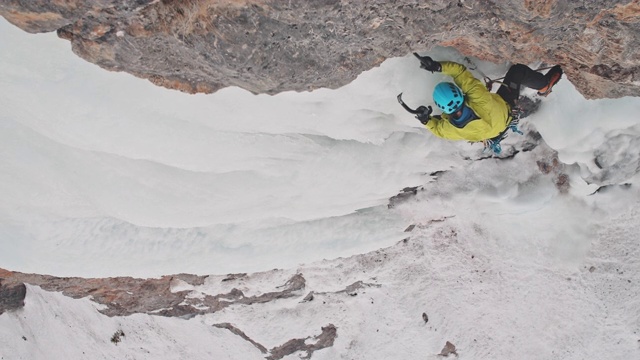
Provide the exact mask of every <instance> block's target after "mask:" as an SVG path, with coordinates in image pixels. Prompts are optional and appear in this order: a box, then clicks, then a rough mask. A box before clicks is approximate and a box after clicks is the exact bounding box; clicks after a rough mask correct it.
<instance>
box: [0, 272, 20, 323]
mask: <svg viewBox="0 0 640 360" xmlns="http://www.w3.org/2000/svg"><path fill="white" fill-rule="evenodd" d="M26 295H27V287H26V286H25V285H24V284H23V283H12V282H7V281H6V280H5V279H3V278H0V315H2V314H3V313H4V312H5V311H9V310H16V309H20V308H22V307H23V306H24V298H25V296H26Z"/></svg>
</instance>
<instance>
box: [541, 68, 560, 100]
mask: <svg viewBox="0 0 640 360" xmlns="http://www.w3.org/2000/svg"><path fill="white" fill-rule="evenodd" d="M544 77H545V78H546V79H547V81H548V82H547V86H545V87H543V88H542V89H540V90H538V95H540V96H547V95H549V93H550V92H551V89H552V88H553V86H554V85H555V84H556V83H557V82H558V81H560V79H561V78H562V68H561V67H560V65H556V66H554V67H552V68H551V70H549V72H548V73H547V74H546V75H545V76H544Z"/></svg>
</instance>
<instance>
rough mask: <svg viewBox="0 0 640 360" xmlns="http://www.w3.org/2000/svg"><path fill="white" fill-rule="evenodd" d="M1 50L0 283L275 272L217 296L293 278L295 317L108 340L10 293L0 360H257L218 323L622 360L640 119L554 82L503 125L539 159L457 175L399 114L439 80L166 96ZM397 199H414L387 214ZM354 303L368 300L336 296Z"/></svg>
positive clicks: (259, 335) (631, 347) (399, 73)
mask: <svg viewBox="0 0 640 360" xmlns="http://www.w3.org/2000/svg"><path fill="white" fill-rule="evenodd" d="M0 37H1V38H2V39H1V41H0V54H1V55H0V83H1V86H0V109H1V110H0V126H2V129H1V131H0V137H1V138H0V183H1V184H2V187H1V188H0V195H1V196H2V199H3V201H2V202H1V203H0V247H1V248H2V252H0V267H2V268H7V269H10V270H15V271H23V272H36V273H47V274H54V275H59V276H67V275H74V276H115V275H130V276H140V277H147V276H157V275H160V274H170V273H177V272H190V273H198V274H223V273H229V272H254V271H264V270H268V269H272V268H280V269H286V270H281V271H280V272H267V273H259V274H255V275H252V276H251V277H249V279H248V280H246V283H238V284H233V285H234V286H238V287H242V288H243V289H244V290H243V291H247V292H251V291H254V292H258V293H259V292H265V291H269V290H270V289H274V288H276V287H277V286H280V285H282V281H281V280H282V276H281V274H282V272H284V273H286V274H293V273H296V272H300V273H301V274H303V276H305V278H306V279H307V288H306V289H305V292H304V293H300V294H299V298H295V299H290V300H279V301H276V302H273V303H268V304H263V305H257V306H256V305H253V306H246V307H243V306H237V307H230V308H226V309H225V310H224V311H222V312H219V313H215V314H210V315H206V316H199V317H196V318H194V319H191V320H188V321H187V320H183V319H165V318H158V317H153V316H150V315H142V314H141V315H135V316H130V317H126V318H106V317H104V316H103V315H100V314H98V313H97V312H96V310H95V305H93V304H92V303H91V302H90V301H88V300H87V299H82V300H71V299H68V298H64V297H62V296H61V295H60V294H54V293H47V292H44V291H42V290H40V289H39V288H36V287H29V289H28V295H27V304H26V306H25V308H24V309H22V310H19V311H16V312H13V313H7V314H3V315H2V316H0V345H1V346H0V349H1V350H0V355H2V357H3V358H24V359H27V358H29V359H51V358H60V359H62V358H64V359H73V358H85V356H86V355H87V354H84V356H83V354H81V353H80V352H81V351H85V352H86V351H92V355H91V358H113V357H125V358H126V357H129V358H137V359H144V358H148V359H157V358H175V359H178V358H188V357H192V358H208V357H215V356H219V357H221V358H243V359H252V358H256V359H261V358H264V355H263V354H261V353H260V352H257V351H256V348H255V347H254V346H252V345H250V344H249V343H248V342H246V341H244V340H242V339H239V338H238V337H237V336H235V335H232V334H230V332H228V331H227V330H223V329H216V328H212V327H211V325H212V324H216V323H221V322H231V323H233V324H234V325H236V326H237V327H238V328H240V329H241V330H243V331H244V332H245V333H246V334H247V335H248V336H249V337H251V338H252V339H254V340H255V341H257V342H258V343H261V344H263V345H264V346H265V347H267V348H269V349H270V348H272V347H274V346H278V345H281V344H283V343H284V342H286V341H287V340H289V339H291V338H300V337H303V338H304V337H306V336H316V335H318V334H319V333H320V328H321V327H322V326H325V325H327V324H329V323H331V324H334V325H335V326H336V327H337V328H338V330H337V331H338V338H337V339H336V343H335V344H334V346H333V347H331V348H327V349H323V350H320V351H317V352H315V353H314V354H313V358H314V359H336V358H345V359H391V358H393V359H414V358H429V357H434V358H435V356H436V355H435V354H437V353H438V352H439V351H440V350H441V349H442V346H444V343H445V342H446V341H451V342H452V343H454V344H455V345H456V346H457V348H458V353H459V357H460V358H465V359H480V358H495V359H512V358H521V359H554V358H558V359H585V358H588V359H633V358H640V342H639V340H640V335H639V334H640V303H639V302H638V300H637V299H638V298H640V297H639V296H638V295H639V294H638V292H639V289H640V288H639V287H638V283H639V282H640V264H639V262H638V260H637V259H638V255H639V250H638V240H637V234H638V233H639V232H640V229H639V226H640V219H639V218H638V210H637V209H638V199H639V197H638V190H637V185H636V184H637V183H638V174H637V173H638V170H639V169H640V155H638V154H640V151H639V149H640V118H638V117H637V116H635V114H638V110H640V100H639V99H637V98H624V99H615V100H592V101H587V100H585V99H584V98H582V97H581V96H580V95H579V94H578V93H577V92H576V90H575V89H574V87H573V86H572V85H571V83H570V82H568V81H566V80H563V81H561V82H560V83H559V84H558V85H557V86H556V88H555V90H554V92H553V93H552V94H551V95H550V96H549V97H548V98H545V99H544V100H543V105H542V108H541V110H540V111H539V112H538V113H536V114H535V115H533V116H531V117H529V118H527V120H526V121H525V122H524V123H523V125H522V127H523V129H525V130H534V129H535V130H537V131H539V133H540V134H541V135H542V139H543V140H544V142H543V143H542V144H541V145H540V146H538V147H537V148H536V149H535V150H534V151H529V152H520V153H518V154H517V155H516V156H515V157H514V158H513V159H510V160H498V159H485V160H480V161H472V160H470V159H476V158H478V157H479V156H480V155H481V154H480V151H481V149H480V146H479V145H470V144H467V143H454V142H447V141H443V140H439V139H436V138H435V137H433V136H431V135H430V134H429V133H428V131H426V130H425V129H423V128H422V127H421V125H420V124H419V123H418V122H417V121H416V120H415V119H413V118H412V117H411V116H410V115H409V114H407V113H406V112H404V111H403V110H402V108H401V107H400V106H399V105H398V104H397V102H396V100H395V97H396V95H397V94H398V93H400V92H403V93H404V96H403V98H404V100H405V101H406V102H407V103H408V104H409V105H410V106H413V107H415V106H417V105H419V104H428V102H429V101H428V100H425V99H429V97H430V95H429V93H430V89H432V87H433V85H434V84H436V83H437V82H438V81H441V80H442V79H445V77H443V76H441V75H437V74H430V73H427V72H425V71H422V70H420V69H419V68H418V65H417V63H416V60H415V58H413V57H412V56H407V57H406V58H399V59H390V60H388V61H386V62H384V63H383V64H382V65H381V66H380V67H379V68H377V69H373V70H371V71H369V72H366V73H364V74H362V75H361V76H360V77H359V78H358V79H357V80H356V81H354V82H353V83H352V84H350V85H348V86H345V87H343V88H341V89H338V90H319V91H314V92H311V93H284V94H280V95H277V96H263V95H260V96H254V95H252V94H249V93H247V92H245V91H242V90H240V89H233V88H232V89H225V90H222V91H220V92H218V93H216V94H213V95H185V94H181V93H177V92H175V91H168V90H164V89H160V88H156V87H154V86H153V85H151V84H148V83H147V82H145V81H141V80H139V79H135V78H132V77H131V76H129V75H126V74H120V73H108V72H105V71H104V70H101V69H99V68H97V67H96V66H94V65H91V64H87V63H85V62H83V61H82V60H80V59H78V58H76V57H74V56H73V55H72V54H71V52H70V51H69V48H68V44H67V43H65V42H64V41H60V40H58V39H56V38H55V35H53V34H45V35H29V34H26V33H23V32H20V31H19V30H17V29H15V28H13V27H11V26H10V25H8V24H7V23H6V22H5V21H4V20H0ZM432 54H433V56H434V58H436V59H455V60H458V61H463V59H462V57H461V56H460V55H459V54H457V53H455V52H454V51H452V50H450V49H437V50H434V51H433V52H432ZM477 64H478V65H479V66H480V68H481V69H483V71H484V72H485V73H486V74H487V75H489V76H496V77H497V76H501V75H502V74H503V73H504V71H505V70H506V68H507V65H506V64H498V65H492V64H488V63H482V62H477ZM531 65H532V66H535V65H537V64H531ZM524 141H526V138H525V137H520V136H517V135H512V136H510V137H509V138H508V139H507V140H506V141H505V145H506V146H508V145H509V144H511V145H514V146H515V147H516V148H518V149H520V148H521V147H522V144H523V142H524ZM545 143H546V145H545ZM547 145H548V146H549V147H547ZM554 151H557V158H558V159H559V162H557V163H556V164H555V165H554V163H553V159H554V158H555V155H554ZM544 164H551V165H549V169H550V170H549V171H548V172H547V171H546V170H545V171H542V170H544V169H543V168H544V167H543V166H542V165H544ZM440 171H443V172H440ZM435 172H438V173H437V174H436V175H433V176H432V175H431V174H433V173H435ZM563 177H564V179H566V182H565V183H566V184H568V185H569V186H568V188H567V191H566V192H562V191H560V190H559V189H558V188H559V187H560V188H562V186H559V185H558V183H559V180H560V179H562V178H563ZM621 184H630V185H621ZM604 185H606V186H607V187H605V188H602V189H601V190H600V191H598V192H596V190H598V189H600V187H601V186H604ZM406 186H422V187H423V190H422V191H420V192H419V193H418V194H417V195H416V197H415V199H413V200H411V201H408V202H406V203H403V204H401V205H399V206H396V207H394V208H393V209H387V206H386V204H387V201H388V198H389V197H391V196H393V195H395V194H397V193H398V191H400V190H401V189H402V188H404V187H406ZM410 224H414V225H416V227H415V228H414V229H413V231H411V232H403V231H404V230H405V228H407V226H408V225H410ZM406 238H408V240H407V241H406V242H405V241H402V239H406ZM379 249H383V250H379ZM354 254H364V255H354ZM340 257H342V258H340ZM323 259H335V260H323ZM302 263H304V264H306V265H298V264H302ZM274 274H276V275H274ZM253 279H261V280H260V281H258V280H255V281H254V280H253ZM356 281H363V282H364V283H366V284H369V285H366V286H365V287H364V288H362V289H360V290H359V291H358V292H357V296H351V295H349V294H348V293H346V292H340V291H341V290H343V289H345V288H346V286H348V285H350V284H353V283H354V282H356ZM220 287H221V285H220V283H219V282H214V281H213V280H212V282H211V283H208V284H205V285H203V286H202V287H199V288H197V289H196V288H194V289H193V291H194V296H196V295H197V296H200V295H198V294H201V293H211V294H215V293H219V292H221V291H223V290H224V289H221V288H220ZM308 291H314V292H315V293H316V294H318V293H320V295H316V299H315V300H313V301H311V302H301V300H302V299H303V298H304V296H305V295H306V294H307V292H308ZM322 293H325V294H322ZM423 312H425V313H427V314H428V316H429V319H430V320H429V322H428V323H426V324H425V323H424V321H423V320H422V318H421V314H422V313H423ZM118 328H121V329H122V330H123V331H124V332H125V333H126V334H127V335H126V337H125V339H124V340H123V341H122V343H121V344H119V345H117V346H116V345H114V344H112V343H110V342H109V338H110V336H111V335H112V334H113V333H114V332H115V331H116V330H117V329H118ZM22 336H24V337H25V338H26V339H27V340H23V339H22ZM69 343H71V344H72V345H73V346H66V345H68V344H69ZM167 344H171V346H169V345H167ZM298 355H300V354H294V355H290V356H289V358H290V359H293V358H298Z"/></svg>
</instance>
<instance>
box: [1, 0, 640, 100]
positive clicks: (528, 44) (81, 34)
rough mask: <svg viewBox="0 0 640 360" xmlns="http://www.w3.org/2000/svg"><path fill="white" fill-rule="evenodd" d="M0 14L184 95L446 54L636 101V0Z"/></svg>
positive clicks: (258, 1) (274, 87) (304, 84)
mask: <svg viewBox="0 0 640 360" xmlns="http://www.w3.org/2000/svg"><path fill="white" fill-rule="evenodd" d="M0 15H2V16H4V17H5V18H6V19H7V20H9V21H10V22H11V23H13V24H14V25H16V26H18V27H20V28H22V29H24V30H25V31H29V32H33V33H36V32H49V31H54V30H55V31H57V32H58V35H59V36H60V37H61V38H64V39H67V40H69V41H70V42H71V44H72V49H73V51H74V52H75V53H76V54H77V55H79V56H81V57H82V58H84V59H86V60H87V61H90V62H92V63H95V64H98V65H99V66H101V67H103V68H105V69H108V70H113V71H125V72H128V73H131V74H133V75H136V76H138V77H141V78H145V79H148V80H150V81H151V82H153V83H154V84H156V85H159V86H164V87H168V88H172V89H178V90H181V91H185V92H190V93H197V92H200V93H210V92H214V91H216V90H218V89H220V88H222V87H227V86H239V87H242V88H244V89H247V90H249V91H252V92H255V93H269V94H274V93H278V92H281V91H287V90H295V91H304V90H311V89H316V88H320V87H327V88H337V87H340V86H343V85H345V84H347V83H349V82H351V81H352V80H354V79H355V77H356V76H358V75H359V74H360V73H362V72H363V71H365V70H369V69H371V68H373V67H375V66H377V65H379V64H380V63H381V62H382V61H384V60H385V59H387V58H390V57H397V56H405V55H407V54H409V53H410V52H412V51H420V52H423V53H426V52H428V50H429V49H431V48H432V47H433V46H436V45H442V46H453V47H456V48H457V49H458V50H460V51H461V52H462V53H464V54H466V55H472V56H476V57H478V58H481V59H484V60H489V61H493V62H505V61H511V62H514V63H515V62H521V63H533V62H536V61H543V62H545V63H548V64H552V63H554V64H555V63H559V64H562V65H563V66H564V68H565V73H566V74H567V76H568V77H569V79H570V80H571V81H572V82H573V83H574V84H575V85H576V87H577V88H578V90H579V91H580V92H581V93H582V94H583V95H585V96H586V97H587V98H602V97H621V96H627V95H631V96H638V95H639V94H640V71H639V70H640V60H639V59H640V50H639V49H640V26H639V25H638V24H639V23H640V5H638V1H637V0H635V1H629V0H606V1H605V0H592V1H577V2H576V1H559V0H545V1H532V0H525V1H523V2H517V3H512V2H500V1H498V2H487V1H480V0H465V1H444V0H438V1H430V2H416V1H413V0H400V1H393V2H366V1H337V0H323V1H288V0H286V1H285V0H271V1H267V0H243V1H220V0H202V1H194V0H189V1H175V0H162V1H160V0H119V1H116V0H102V1H87V0H68V1H53V2H51V1H43V0H12V1H5V2H2V3H0Z"/></svg>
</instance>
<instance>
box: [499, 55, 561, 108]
mask: <svg viewBox="0 0 640 360" xmlns="http://www.w3.org/2000/svg"><path fill="white" fill-rule="evenodd" d="M502 82H503V83H504V84H503V85H502V86H500V89H498V95H500V96H501V97H502V98H503V99H504V100H505V101H506V102H507V103H509V104H510V105H511V106H514V105H515V101H516V100H518V98H519V97H520V87H521V86H526V87H529V88H532V89H536V90H539V89H542V88H544V87H545V86H547V84H548V83H549V79H547V77H546V76H545V75H543V74H541V73H539V72H537V71H535V70H533V69H531V68H530V67H528V66H527V65H523V64H515V65H513V66H512V67H511V68H509V71H507V75H505V77H504V80H503V81H502Z"/></svg>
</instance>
